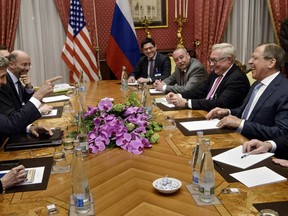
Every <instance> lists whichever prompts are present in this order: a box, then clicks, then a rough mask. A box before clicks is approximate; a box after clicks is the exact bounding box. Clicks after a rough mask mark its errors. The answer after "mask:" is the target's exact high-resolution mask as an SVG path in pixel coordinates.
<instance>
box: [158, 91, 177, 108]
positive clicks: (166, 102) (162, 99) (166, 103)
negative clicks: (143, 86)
mask: <svg viewBox="0 0 288 216" xmlns="http://www.w3.org/2000/svg"><path fill="white" fill-rule="evenodd" d="M154 90H155V89H154ZM155 102H156V103H160V104H163V105H164V106H166V107H170V108H174V107H175V105H174V104H171V103H169V102H168V101H167V100H166V98H165V97H162V98H155Z"/></svg>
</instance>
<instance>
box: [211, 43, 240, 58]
mask: <svg viewBox="0 0 288 216" xmlns="http://www.w3.org/2000/svg"><path fill="white" fill-rule="evenodd" d="M215 49H220V52H221V53H222V54H223V57H231V58H232V59H233V60H235V59H236V50H235V48H234V46H233V45H232V44H230V43H219V44H214V45H213V46H212V51H213V50H215Z"/></svg>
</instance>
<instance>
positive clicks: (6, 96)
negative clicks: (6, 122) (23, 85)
mask: <svg viewBox="0 0 288 216" xmlns="http://www.w3.org/2000/svg"><path fill="white" fill-rule="evenodd" d="M6 79H7V84H5V85H2V86H1V87H0V113H1V114H4V115H10V114H11V113H12V112H13V111H19V110H20V108H21V107H22V102H21V101H20V98H19V95H18V92H17V90H16V88H15V85H14V83H13V80H12V78H11V76H10V75H9V74H8V73H7V76H6ZM32 95H33V93H32V94H28V93H27V92H26V91H25V89H24V91H23V102H25V103H27V102H28V101H29V99H30V98H31V97H32Z"/></svg>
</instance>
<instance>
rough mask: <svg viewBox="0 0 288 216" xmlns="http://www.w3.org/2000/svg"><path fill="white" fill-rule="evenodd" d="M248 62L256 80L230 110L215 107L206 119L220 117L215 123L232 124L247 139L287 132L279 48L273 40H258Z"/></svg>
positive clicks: (287, 101)
mask: <svg viewBox="0 0 288 216" xmlns="http://www.w3.org/2000/svg"><path fill="white" fill-rule="evenodd" d="M249 64H250V65H251V69H252V77H253V78H254V79H256V82H255V83H254V84H253V85H252V86H251V89H250V92H249V93H248V95H247V97H246V98H245V100H244V101H243V104H242V105H241V106H240V107H237V108H235V109H231V110H229V109H223V108H218V107H217V108H215V109H213V110H211V111H210V112H209V113H208V114H207V116H206V117H207V119H212V118H222V119H221V120H220V121H219V123H218V124H217V126H218V127H220V128H222V127H230V128H235V129H237V131H238V132H240V133H241V134H242V135H244V136H245V137H247V138H249V139H259V140H269V139H273V138H275V137H279V136H282V135H286V134H288V94H287V92H288V80H287V79H286V78H284V77H283V76H282V74H281V72H280V70H281V68H282V67H283V65H284V51H283V49H282V48H281V47H280V46H278V45H276V44H274V43H268V44H261V45H259V46H258V47H257V48H256V49H255V50H254V52H253V54H252V57H251V59H250V60H249ZM230 114H231V115H230ZM224 116H226V117H224Z"/></svg>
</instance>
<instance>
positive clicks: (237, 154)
mask: <svg viewBox="0 0 288 216" xmlns="http://www.w3.org/2000/svg"><path fill="white" fill-rule="evenodd" d="M242 148H243V147H242V145H241V146H238V147H236V148H233V149H230V150H228V151H225V152H223V153H221V154H218V155H216V156H214V157H213V160H215V161H219V162H221V163H225V164H228V165H231V166H234V167H239V168H241V169H246V168H248V167H250V166H252V165H254V164H256V163H259V162H260V161H262V160H265V159H266V158H269V157H271V156H273V155H274V153H270V152H267V153H263V154H253V155H252V154H250V155H248V156H247V157H244V158H242V156H243V155H244V154H243V152H242Z"/></svg>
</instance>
